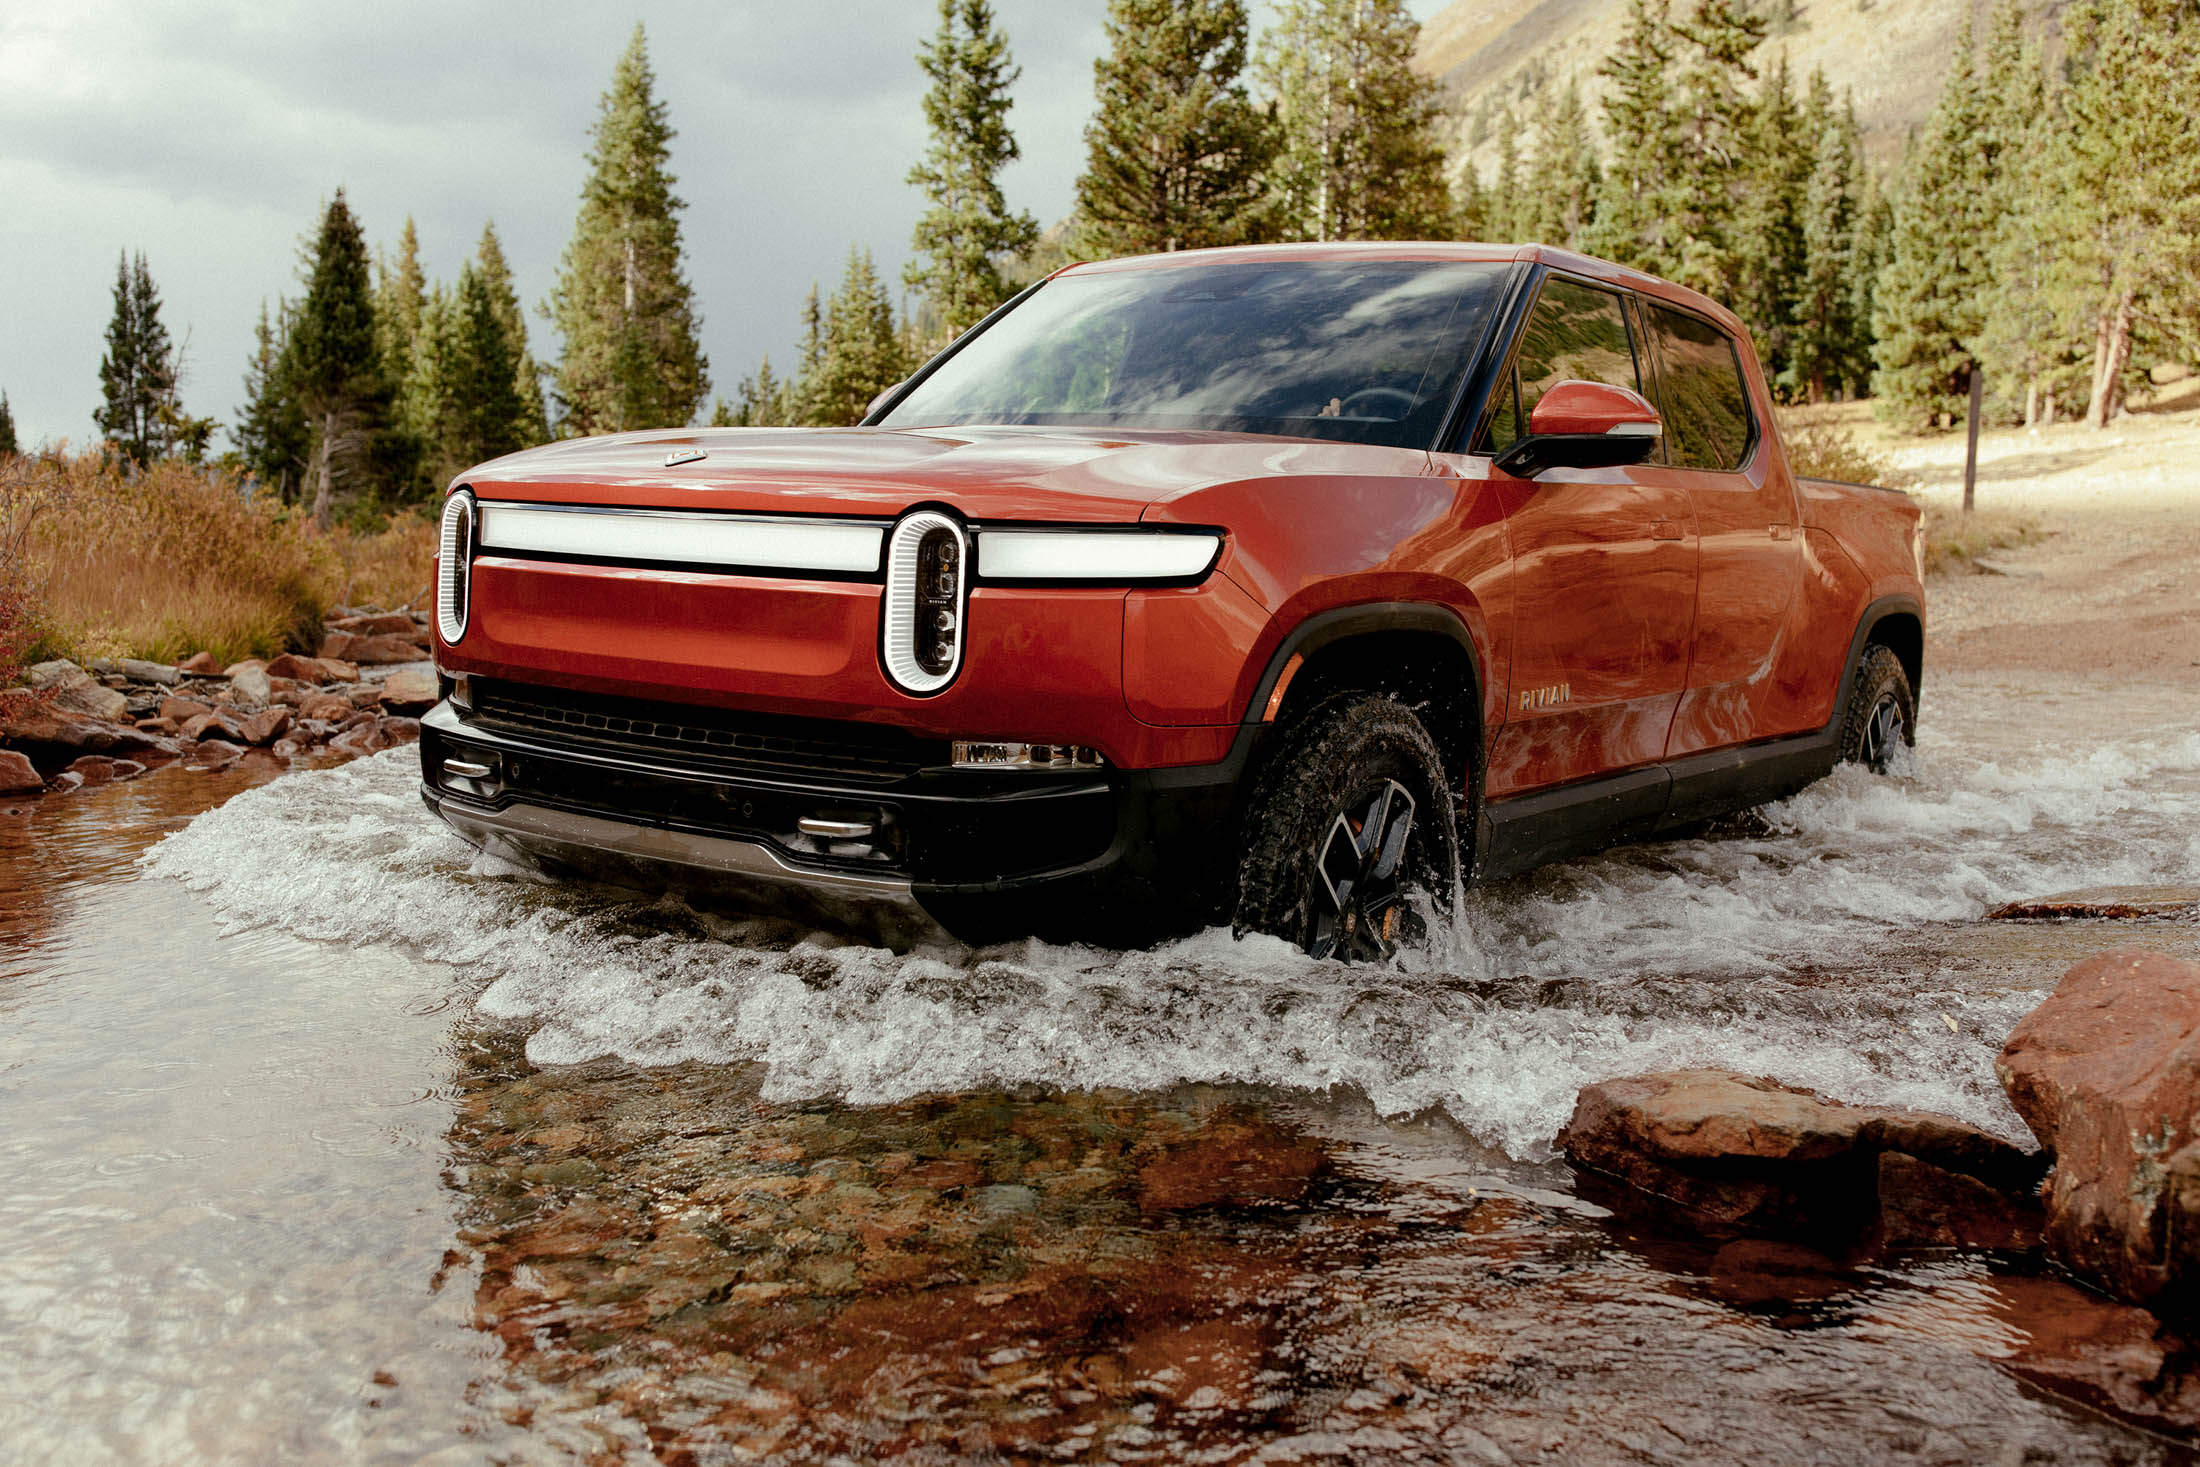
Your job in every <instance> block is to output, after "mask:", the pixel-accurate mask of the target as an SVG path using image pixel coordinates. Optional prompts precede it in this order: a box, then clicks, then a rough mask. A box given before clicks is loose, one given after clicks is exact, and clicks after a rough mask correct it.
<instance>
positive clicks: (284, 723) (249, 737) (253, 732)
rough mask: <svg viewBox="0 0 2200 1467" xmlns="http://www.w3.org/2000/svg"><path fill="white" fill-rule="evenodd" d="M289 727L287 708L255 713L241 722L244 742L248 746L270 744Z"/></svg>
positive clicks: (288, 711)
mask: <svg viewBox="0 0 2200 1467" xmlns="http://www.w3.org/2000/svg"><path fill="white" fill-rule="evenodd" d="M289 727H290V710H289V709H288V708H270V709H267V710H266V711H265V712H261V713H255V714H253V715H252V716H251V717H250V718H247V719H245V720H244V721H243V733H244V741H245V742H246V743H248V744H255V745H262V744H272V743H274V742H275V740H277V739H278V738H280V737H282V735H283V731H284V730H285V729H287V728H289Z"/></svg>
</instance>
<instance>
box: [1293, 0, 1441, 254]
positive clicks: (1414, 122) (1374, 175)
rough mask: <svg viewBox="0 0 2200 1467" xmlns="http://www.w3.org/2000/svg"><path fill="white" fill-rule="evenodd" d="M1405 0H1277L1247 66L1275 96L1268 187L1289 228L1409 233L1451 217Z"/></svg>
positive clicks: (1310, 235)
mask: <svg viewBox="0 0 2200 1467" xmlns="http://www.w3.org/2000/svg"><path fill="white" fill-rule="evenodd" d="M1420 34H1421V27H1420V25H1419V23H1418V22H1416V21H1415V20H1414V19H1413V16H1412V15H1411V14H1410V13H1409V12H1408V11H1407V10H1406V8H1405V4H1404V0H1283V3H1282V4H1280V5H1279V6H1278V7H1277V16H1276V21H1275V25H1274V27H1273V28H1272V29H1271V30H1269V31H1268V32H1267V34H1265V35H1264V36H1262V38H1261V42H1260V46H1259V56H1258V60H1257V61H1256V63H1255V66H1254V70H1255V73H1256V75H1258V77H1259V78H1260V80H1261V83H1262V85H1263V86H1264V87H1265V88H1266V89H1267V92H1268V94H1269V96H1270V97H1272V98H1273V99H1274V101H1275V104H1276V111H1277V117H1278V121H1279V123H1280V125H1281V128H1282V132H1281V148H1280V150H1279V152H1278V153H1277V155H1276V162H1275V167H1274V170H1273V182H1272V185H1271V186H1272V189H1273V192H1274V194H1275V197H1276V203H1277V207H1278V209H1279V210H1280V219H1279V226H1278V227H1279V228H1280V229H1281V230H1282V232H1283V233H1284V234H1285V235H1286V236H1288V237H1290V238H1294V239H1419V238H1427V237H1430V236H1433V235H1440V234H1442V233H1444V232H1445V231H1446V230H1447V229H1448V228H1449V227H1450V224H1451V221H1452V201H1451V190H1450V187H1449V184H1448V181H1447V180H1446V178H1445V176H1444V144H1443V141H1442V139H1441V137H1440V136H1439V127H1440V124H1441V122H1442V118H1443V106H1442V102H1441V96H1440V93H1439V91H1438V89H1437V86H1436V83H1435V82H1434V81H1433V80H1431V79H1430V78H1428V77H1425V76H1422V75H1421V74H1420V73H1418V72H1416V71H1414V70H1413V68H1412V65H1411V62H1412V60H1413V51H1414V47H1415V45H1416V44H1417V43H1418V42H1419V39H1420Z"/></svg>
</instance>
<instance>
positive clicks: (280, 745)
mask: <svg viewBox="0 0 2200 1467" xmlns="http://www.w3.org/2000/svg"><path fill="white" fill-rule="evenodd" d="M305 751H306V745H305V744H302V743H300V742H299V741H298V740H296V739H277V740H276V741H275V742H274V743H272V744H269V745H268V746H267V752H269V753H270V754H273V755H274V756H275V757H276V758H278V759H295V758H297V757H298V756H299V755H300V754H303V753H304V752H305Z"/></svg>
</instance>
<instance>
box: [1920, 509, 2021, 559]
mask: <svg viewBox="0 0 2200 1467" xmlns="http://www.w3.org/2000/svg"><path fill="white" fill-rule="evenodd" d="M1919 507H1920V508H1922V509H1923V510H1924V512H1925V574H1927V575H1929V576H1930V575H1958V574H1969V573H1974V572H1976V571H1977V570H1978V569H1979V565H1978V561H1979V559H1980V557H1982V556H1988V555H1992V554H1993V553H1994V552H1995V551H1997V550H2013V549H2015V548H2016V547H2017V546H2019V545H2030V544H2033V543H2035V542H2037V541H2038V540H2040V539H2041V538H2043V537H2044V536H2045V534H2046V531H2044V530H2043V529H2041V528H2040V522H2039V521H2038V520H2037V519H2035V518H2033V517H2032V516H2031V515H2024V514H2011V513H2009V512H2008V511H2006V510H1974V511H1972V512H1971V513H1970V514H1965V513H1963V511H1962V510H1960V509H1956V508H1953V507H1951V506H1949V505H1946V504H1941V503H1939V502H1937V501H1931V500H1928V501H1926V502H1925V503H1924V504H1922V505H1921V506H1919Z"/></svg>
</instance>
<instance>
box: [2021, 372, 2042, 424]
mask: <svg viewBox="0 0 2200 1467" xmlns="http://www.w3.org/2000/svg"><path fill="white" fill-rule="evenodd" d="M2039 421H2040V379H2039V378H2037V377H2034V378H2033V379H2032V380H2031V381H2029V382H2027V383H2025V384H2024V426H2025V427H2027V428H2032V427H2037V426H2038V425H2039Z"/></svg>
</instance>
